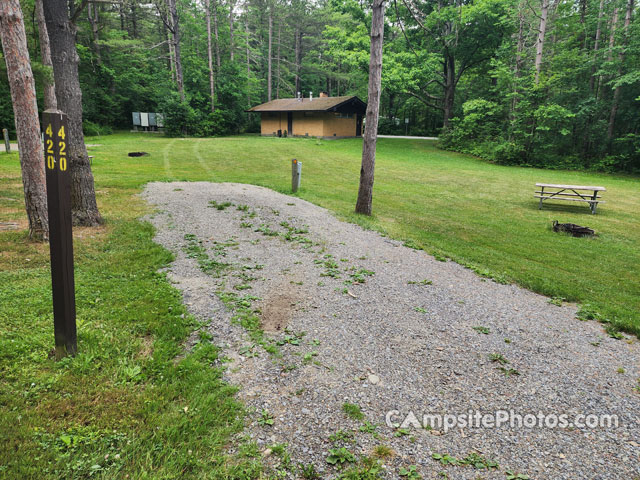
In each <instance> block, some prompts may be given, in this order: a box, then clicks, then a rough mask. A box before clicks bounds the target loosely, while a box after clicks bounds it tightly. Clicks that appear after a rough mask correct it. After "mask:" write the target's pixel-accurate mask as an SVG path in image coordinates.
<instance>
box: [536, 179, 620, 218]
mask: <svg viewBox="0 0 640 480" xmlns="http://www.w3.org/2000/svg"><path fill="white" fill-rule="evenodd" d="M536 187H538V188H539V190H537V191H536V195H534V197H535V198H539V199H540V210H542V202H544V201H545V200H549V199H551V200H565V201H567V202H587V203H589V208H590V209H591V213H592V214H594V215H595V213H596V207H597V206H598V203H605V202H604V200H600V198H601V195H599V192H604V191H606V190H607V189H606V188H604V187H593V186H584V185H558V184H555V183H536ZM545 188H546V189H547V190H545Z"/></svg>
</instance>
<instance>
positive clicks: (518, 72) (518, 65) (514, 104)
mask: <svg viewBox="0 0 640 480" xmlns="http://www.w3.org/2000/svg"><path fill="white" fill-rule="evenodd" d="M518 20H519V27H518V43H517V46H516V62H515V67H514V77H515V82H514V83H515V88H514V92H513V93H514V95H513V99H512V100H511V121H514V120H515V111H516V109H517V108H518V102H519V101H520V98H519V96H520V77H522V52H523V51H524V38H525V37H524V13H523V12H522V6H521V5H519V6H518Z"/></svg>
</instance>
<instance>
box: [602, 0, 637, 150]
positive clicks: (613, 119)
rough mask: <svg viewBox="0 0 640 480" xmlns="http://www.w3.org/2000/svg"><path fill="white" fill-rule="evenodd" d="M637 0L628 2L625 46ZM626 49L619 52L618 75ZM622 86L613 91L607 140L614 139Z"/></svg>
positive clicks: (625, 19) (623, 41)
mask: <svg viewBox="0 0 640 480" xmlns="http://www.w3.org/2000/svg"><path fill="white" fill-rule="evenodd" d="M634 1H635V0H629V2H628V3H627V13H626V15H625V17H624V32H623V34H624V38H623V39H622V43H623V46H626V45H627V36H628V34H629V24H630V23H631V14H632V13H633V7H634ZM624 51H625V49H624V48H623V49H621V50H620V53H619V54H618V77H620V76H621V75H622V64H623V63H624ZM621 88H622V87H621V86H620V85H618V86H617V87H616V89H615V90H614V91H613V103H612V104H611V114H610V115H609V127H608V128H607V140H609V142H611V140H613V133H614V129H615V124H616V115H617V114H618V102H619V101H620V89H621Z"/></svg>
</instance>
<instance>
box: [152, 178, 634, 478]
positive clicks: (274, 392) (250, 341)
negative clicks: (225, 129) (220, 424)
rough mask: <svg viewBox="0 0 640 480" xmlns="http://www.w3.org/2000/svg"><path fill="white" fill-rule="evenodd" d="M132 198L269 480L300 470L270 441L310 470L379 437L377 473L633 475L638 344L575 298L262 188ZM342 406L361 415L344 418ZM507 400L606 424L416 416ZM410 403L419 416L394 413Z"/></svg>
mask: <svg viewBox="0 0 640 480" xmlns="http://www.w3.org/2000/svg"><path fill="white" fill-rule="evenodd" d="M143 197H144V198H145V199H147V201H149V202H150V203H151V204H153V205H155V206H157V208H158V212H157V213H156V214H154V215H153V216H151V217H150V221H151V222H152V223H153V224H154V225H155V226H156V227H157V237H156V241H157V242H158V243H160V244H161V245H164V246H165V247H166V248H168V249H170V250H171V251H173V252H175V254H176V259H175V262H174V263H173V264H172V265H171V266H170V268H169V272H168V273H169V277H170V279H171V280H172V281H173V282H175V285H176V286H177V288H179V289H180V290H181V291H182V292H183V295H184V302H185V304H186V305H187V306H188V308H189V310H190V311H191V312H192V313H193V314H194V315H195V316H196V317H197V318H199V319H200V320H202V321H205V322H206V324H207V325H208V327H207V329H208V330H209V331H210V332H211V334H212V335H213V338H214V340H213V341H214V342H215V343H216V344H218V345H220V346H221V347H222V348H223V353H224V355H225V356H226V357H228V359H229V363H228V364H226V365H227V368H226V369H225V372H226V373H225V377H226V379H227V380H228V381H229V382H231V383H233V384H236V385H238V386H239V387H240V390H239V392H238V396H239V398H240V399H241V400H242V401H243V402H244V403H245V404H246V405H247V406H248V407H249V408H250V411H251V413H250V420H249V421H248V424H247V430H246V433H247V434H248V435H250V436H251V437H252V438H253V439H254V440H255V441H256V442H257V444H258V445H259V446H260V449H261V450H262V452H263V456H264V458H265V462H266V464H267V465H270V466H272V467H273V468H274V469H279V470H282V471H283V472H285V473H284V475H287V476H289V477H290V478H294V477H296V476H297V478H300V474H299V473H298V474H296V473H295V470H296V469H295V468H290V470H289V472H288V473H287V472H286V468H285V467H286V462H283V461H282V455H278V453H279V452H278V449H277V448H276V449H272V448H270V447H272V446H273V445H274V444H282V443H285V444H287V451H288V453H289V454H290V456H291V460H292V464H293V465H298V464H299V463H302V464H305V465H309V464H314V465H315V468H316V470H317V471H318V472H319V475H320V477H321V478H334V477H336V476H338V474H339V473H340V471H341V470H340V469H339V468H337V467H335V466H333V465H331V464H329V463H328V462H327V457H328V455H329V450H330V449H332V448H338V447H342V446H344V447H346V448H347V449H348V450H349V451H350V452H351V453H353V454H354V455H355V456H356V457H360V458H362V457H364V456H373V455H375V450H374V449H375V447H376V446H378V445H386V446H389V447H390V448H391V450H392V453H391V456H388V457H384V458H382V460H381V463H382V464H383V465H384V468H383V470H382V475H383V476H384V477H386V478H399V473H400V469H401V468H406V469H408V468H409V467H410V466H415V467H416V472H417V473H418V474H419V475H421V476H422V477H423V478H451V479H477V478H482V479H505V478H507V477H506V472H507V471H508V470H510V471H513V472H514V473H516V472H517V473H520V474H522V475H528V477H529V478H531V479H553V480H560V479H625V480H626V479H628V480H634V479H636V478H640V435H639V433H640V392H638V391H637V389H636V387H637V386H638V385H639V383H638V379H639V378H640V350H639V348H638V342H637V340H633V339H630V338H628V337H625V338H624V339H622V340H616V339H613V338H610V337H609V336H607V334H606V333H604V331H603V328H602V326H601V325H600V324H597V323H595V322H581V321H579V320H577V319H575V318H574V317H575V306H561V307H559V306H556V305H553V304H550V303H549V299H548V298H546V297H543V296H540V295H537V294H534V293H532V292H529V291H527V290H524V289H522V288H519V287H517V286H515V285H501V284H498V283H495V282H493V281H491V280H488V279H485V278H481V277H480V276H478V275H476V274H475V273H473V272H472V271H470V270H468V269H465V268H463V267H461V266H460V265H457V264H456V263H453V262H450V261H448V262H441V261H437V260H436V259H434V258H433V257H431V256H429V255H427V254H426V253H425V252H423V251H418V250H413V249H410V248H407V247H404V246H402V244H401V243H399V242H397V241H394V240H390V239H388V238H385V237H383V236H381V235H380V234H378V233H375V232H372V231H365V230H363V229H362V228H360V227H358V226H356V225H353V224H349V223H345V222H342V221H340V220H338V219H336V218H335V217H334V216H333V215H332V214H330V213H329V212H328V211H327V210H325V209H323V208H320V207H317V206H315V205H313V204H310V203H308V202H306V201H303V200H300V199H299V198H296V197H290V196H286V195H282V194H280V193H276V192H274V191H272V190H268V189H266V188H261V187H256V186H251V185H241V184H228V183H217V184H214V183H206V182H198V183H187V182H177V183H151V184H149V185H148V186H147V188H146V189H145V191H144V193H143ZM212 201H214V202H215V203H214V204H213V205H212V204H211V203H210V202H212ZM225 202H230V203H231V205H226V206H225ZM245 205H246V207H244V206H245ZM284 222H286V223H284ZM185 236H186V237H185ZM223 264H227V266H224V265H223ZM221 299H224V300H225V302H223V301H222V300H221ZM253 311H256V312H259V316H260V321H261V325H262V328H263V329H264V330H265V332H266V333H265V335H264V337H263V336H261V334H260V333H259V332H256V329H255V328H254V329H252V328H251V327H250V325H248V324H249V323H250V322H248V321H247V322H245V323H246V324H245V327H248V328H243V327H242V326H240V325H238V321H239V320H238V319H240V320H242V319H243V318H244V319H245V320H246V319H247V318H250V317H251V312H253ZM247 312H249V313H247ZM234 318H235V321H234ZM474 327H476V328H474ZM481 327H484V328H481ZM278 343H279V344H280V345H278ZM274 347H277V351H276V353H269V352H268V351H267V350H271V351H273V350H274ZM491 354H499V355H494V357H493V359H492V358H490V355H491ZM500 355H501V356H500ZM507 361H508V363H505V362H507ZM501 368H502V369H501ZM345 403H349V404H355V405H358V406H359V407H360V409H361V411H362V413H363V414H364V418H365V419H366V420H358V419H354V418H351V417H349V415H347V414H346V413H345V411H344V404H345ZM394 410H395V411H398V412H399V413H398V414H396V415H392V416H391V417H390V422H387V414H388V412H390V411H394ZM511 410H513V412H514V413H515V414H517V415H521V416H523V417H524V416H525V415H528V414H532V415H538V414H539V412H542V413H544V414H546V415H553V414H555V415H563V414H564V415H567V420H568V421H569V422H573V421H574V420H576V415H579V414H584V415H617V422H618V425H617V427H615V426H612V427H606V426H605V427H598V428H586V427H583V426H580V425H578V426H570V427H569V428H548V427H546V428H545V427H543V428H539V427H538V426H537V425H536V426H535V427H533V428H525V427H518V425H513V426H511V425H509V423H507V424H506V425H503V426H501V427H500V428H490V427H491V426H490V425H488V426H487V425H485V426H484V427H483V426H482V425H478V424H474V425H471V426H470V427H469V426H464V425H456V426H455V427H454V428H450V429H445V428H444V427H443V426H440V425H438V424H437V423H434V424H433V425H432V427H431V428H419V426H418V425H416V423H418V422H419V421H421V420H422V419H423V415H425V414H427V415H438V414H451V415H467V414H468V413H469V412H471V413H474V412H475V411H479V412H481V413H482V414H494V412H497V411H511ZM263 412H264V413H263ZM267 412H268V413H267ZM409 412H413V413H414V414H415V416H416V418H417V421H418V422H410V423H409V424H408V425H405V426H404V427H405V428H398V427H395V426H393V424H394V423H402V422H403V420H404V418H405V416H406V415H407V414H408V413H409ZM271 420H272V421H273V422H271ZM517 420H518V419H517V417H516V419H515V421H516V423H517ZM525 420H526V421H531V418H528V420H527V419H525ZM577 420H580V419H579V418H578V419H577ZM538 421H539V420H538V419H537V418H536V419H535V420H534V422H538ZM546 421H547V422H549V424H551V425H553V421H554V420H553V417H547V418H546ZM365 422H368V423H365ZM269 423H272V424H271V425H270V424H269ZM371 425H376V427H375V432H374V433H371V430H373V429H374V428H373V427H371ZM363 430H364V431H363ZM338 432H339V433H338ZM336 433H338V437H340V438H338V439H336V437H335V435H336ZM332 435H334V437H333V439H330V437H331V436H332ZM378 453H381V452H380V450H378ZM434 454H436V455H443V456H444V455H445V454H448V455H450V456H451V457H454V458H456V459H458V460H463V461H462V462H460V463H469V460H473V462H471V463H478V465H476V467H482V465H481V463H482V462H483V459H484V460H486V462H485V464H486V463H487V462H496V463H497V464H498V465H499V467H498V468H497V469H496V468H492V469H489V470H487V469H485V468H475V467H474V466H473V465H468V464H467V465H464V464H461V465H455V464H446V465H445V464H443V462H444V463H446V458H448V457H445V458H444V459H443V460H442V461H438V460H437V459H434V458H433V455H434ZM470 455H471V456H470ZM465 458H466V459H468V460H467V462H464V459H465ZM345 465H346V467H344V468H348V467H349V466H353V464H351V463H350V462H348V461H346V462H345ZM441 472H445V475H443V474H442V473H441ZM402 478H412V477H408V476H403V477H402ZM514 478H524V477H514Z"/></svg>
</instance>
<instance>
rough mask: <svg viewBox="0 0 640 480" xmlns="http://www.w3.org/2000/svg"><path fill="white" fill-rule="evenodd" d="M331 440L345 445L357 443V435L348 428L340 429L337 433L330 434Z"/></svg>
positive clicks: (335, 443)
mask: <svg viewBox="0 0 640 480" xmlns="http://www.w3.org/2000/svg"><path fill="white" fill-rule="evenodd" d="M329 441H330V442H331V443H333V444H334V445H336V446H337V445H343V444H346V443H355V442H356V439H355V435H354V433H353V432H351V431H348V430H338V431H337V432H336V433H332V434H331V435H329Z"/></svg>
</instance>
